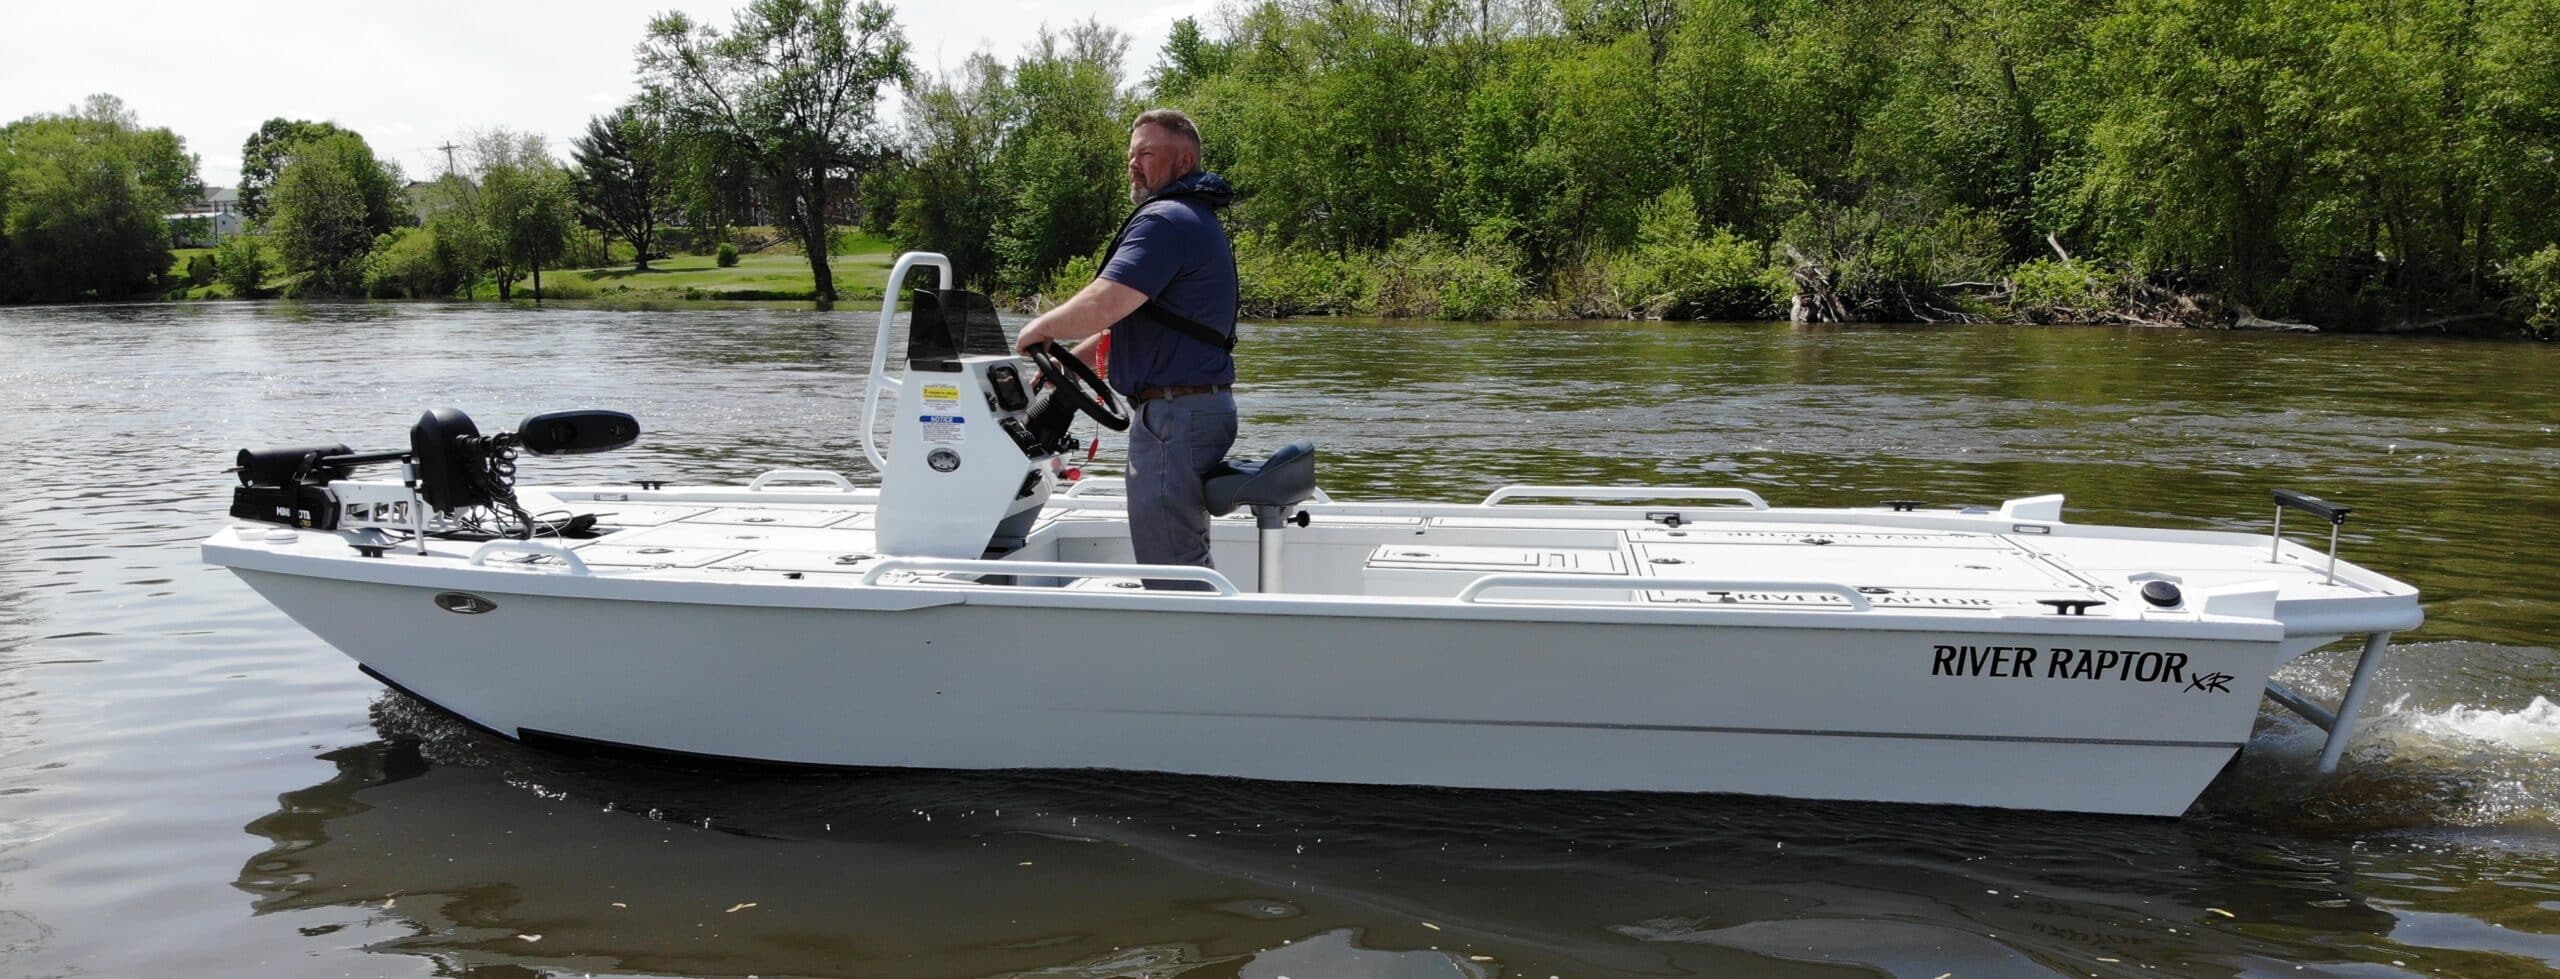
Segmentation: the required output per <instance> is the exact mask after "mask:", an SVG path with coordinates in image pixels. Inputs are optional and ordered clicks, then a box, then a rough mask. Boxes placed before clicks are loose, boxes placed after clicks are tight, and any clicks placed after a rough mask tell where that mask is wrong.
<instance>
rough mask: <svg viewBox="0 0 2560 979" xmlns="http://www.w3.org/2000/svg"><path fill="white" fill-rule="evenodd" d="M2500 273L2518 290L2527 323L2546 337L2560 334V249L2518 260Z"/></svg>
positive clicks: (2548, 247) (2559, 247)
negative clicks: (2556, 333)
mask: <svg viewBox="0 0 2560 979" xmlns="http://www.w3.org/2000/svg"><path fill="white" fill-rule="evenodd" d="M2500 271H2501V272H2502V273H2503V274H2504V275H2505V277H2506V280H2507V283H2508V284H2509V285H2511V286H2513V287H2514V288H2515V290H2516V301H2517V303H2518V304H2519V305H2522V306H2523V307H2524V310H2525V323H2527V324H2528V325H2530V326H2532V327H2533V328H2534V329H2535V330H2536V331H2538V332H2539V333H2540V334H2541V335H2543V336H2550V335H2552V334H2553V333H2555V332H2560V245H2551V246H2547V247H2545V248H2543V249H2542V250H2541V251H2538V252H2535V253H2533V254H2531V255H2527V256H2525V257H2523V258H2520V259H2517V260H2515V261H2514V262H2512V263H2509V264H2508V265H2507V266H2506V267H2505V268H2504V269H2502V270H2500Z"/></svg>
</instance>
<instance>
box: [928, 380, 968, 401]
mask: <svg viewBox="0 0 2560 979" xmlns="http://www.w3.org/2000/svg"><path fill="white" fill-rule="evenodd" d="M924 399H925V400H926V401H929V402H932V403H935V404H945V405H956V404H959V403H960V389H959V388H958V387H954V386H952V385H949V384H927V385H925V386H924Z"/></svg>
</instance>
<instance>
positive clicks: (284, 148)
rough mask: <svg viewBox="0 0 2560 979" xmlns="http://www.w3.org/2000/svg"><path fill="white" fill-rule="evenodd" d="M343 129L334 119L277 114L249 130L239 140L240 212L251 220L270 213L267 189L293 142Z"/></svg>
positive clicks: (305, 140) (301, 141)
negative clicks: (322, 120)
mask: <svg viewBox="0 0 2560 979" xmlns="http://www.w3.org/2000/svg"><path fill="white" fill-rule="evenodd" d="M343 132H346V130H343V129H340V128H338V126H337V124H336V123H329V122H312V121H310V120H308V119H286V118H282V117H278V118H274V119H269V120H267V121H266V122H264V123H261V124H260V125H259V126H258V131H257V132H254V133H250V134H249V138H248V139H247V140H245V141H243V142H242V143H241V144H240V214H241V216H243V217H246V218H248V219H249V220H250V221H251V222H253V223H256V222H264V221H265V220H266V219H267V217H268V215H269V213H270V204H269V203H268V201H267V194H268V191H269V190H270V189H271V188H273V187H274V186H275V183H276V178H277V177H279V176H281V175H283V173H284V167H285V163H286V162H287V160H288V159H289V158H290V157H291V156H292V155H293V147H294V145H295V144H297V143H303V142H308V141H310V140H315V139H320V138H323V137H327V136H335V135H337V134H339V133H343Z"/></svg>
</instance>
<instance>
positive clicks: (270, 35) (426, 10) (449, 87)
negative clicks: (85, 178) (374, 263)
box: [0, 0, 1215, 186]
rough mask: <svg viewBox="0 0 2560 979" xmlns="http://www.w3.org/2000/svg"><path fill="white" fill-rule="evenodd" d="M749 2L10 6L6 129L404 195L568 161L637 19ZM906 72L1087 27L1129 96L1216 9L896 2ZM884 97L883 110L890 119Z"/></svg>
mask: <svg viewBox="0 0 2560 979" xmlns="http://www.w3.org/2000/svg"><path fill="white" fill-rule="evenodd" d="M743 2H744V0H632V2H621V3H617V2H607V0H427V2H400V0H191V2H186V3H145V2H137V0H15V2H11V3H9V4H7V11H6V13H5V14H0V20H5V21H6V23H7V24H8V30H7V34H8V36H9V40H8V43H7V46H6V51H5V52H0V122H6V121H9V120H15V119H21V118H24V117H26V116H29V115H33V114H36V113H40V112H60V111H63V110H64V109H66V108H68V107H70V106H71V105H73V104H74V103H77V102H79V101H80V100H82V99H84V98H86V97H88V96H89V95H90V94H91V93H95V92H108V93H112V94H114V95H116V96H118V97H120V98H122V99H124V101H125V103H126V104H127V105H129V106H131V107H132V108H133V110H134V112H135V113H137V114H138V115H140V117H141V120H142V124H143V125H145V126H167V127H169V128H170V129H172V130H175V131H176V132H177V133H178V135H179V136H181V137H184V138H185V139H186V141H187V149H188V150H189V151H190V152H193V153H195V154H196V155H197V157H198V158H199V159H200V160H201V163H202V170H201V172H202V174H203V176H204V181H205V183H206V184H209V185H213V186H229V185H232V184H236V183H238V182H239V180H240V144H241V142H242V141H243V140H246V139H248V137H249V134H250V132H252V131H254V130H256V129H257V128H258V124H259V123H262V122H265V121H266V120H268V119H271V118H274V117H277V116H283V117H285V118H290V119H325V120H330V121H334V122H336V123H337V124H338V125H340V126H343V127H346V128H349V129H353V130H355V131H356V132H359V133H362V134H364V138H365V141H366V142H368V143H371V144H372V145H373V148H374V152H375V153H377V154H380V155H382V156H385V157H388V158H390V159H394V160H397V161H399V163H400V166H401V167H402V169H404V170H405V171H406V172H407V174H408V176H409V177H410V178H411V179H424V178H429V177H432V176H434V175H435V174H436V173H438V172H440V171H441V170H442V169H443V167H444V154H443V153H442V152H440V151H439V150H437V149H436V147H437V145H438V144H441V143H444V142H446V141H447V140H448V139H450V140H453V141H455V142H461V141H462V137H465V136H467V135H468V134H470V133H472V132H474V131H477V130H482V129H489V128H495V127H505V128H509V129H515V130H520V131H529V132H538V133H542V134H544V135H545V136H547V137H549V139H550V141H551V148H552V153H553V154H554V155H556V156H559V157H562V158H563V159H565V158H566V157H567V156H568V153H569V140H570V139H572V138H574V137H575V136H577V135H578V134H579V133H580V132H582V131H583V130H584V128H585V126H586V121H587V118H588V117H589V116H592V115H595V114H597V113H600V112H604V111H606V110H608V109H611V108H613V107H614V106H616V105H619V104H621V103H622V102H623V100H625V99H628V98H629V97H631V95H633V94H634V93H635V92H637V91H638V88H639V86H638V83H637V82H636V81H635V80H634V79H635V76H634V72H633V65H634V59H633V58H632V54H631V52H632V49H633V48H634V47H636V46H637V45H638V44H639V43H640V38H641V35H642V34H643V33H644V32H646V30H647V28H648V22H649V18H650V17H651V16H653V15H654V14H656V13H658V12H660V11H664V10H683V11H685V12H687V13H689V14H692V15H693V16H694V17H695V19H697V20H702V21H707V22H710V23H713V24H716V25H719V26H720V27H722V28H723V29H724V30H725V29H726V28H727V27H728V26H729V24H730V23H731V19H732V17H733V13H732V12H733V11H734V10H735V9H736V8H737V7H738V6H740V5H741V4H742V3H743ZM895 6H896V10H897V21H898V23H899V25H900V26H901V27H903V28H904V29H905V30H906V35H907V40H908V43H909V44H910V45H911V46H912V49H913V52H914V55H913V56H914V59H915V62H916V66H917V67H918V68H919V69H921V70H925V71H934V70H937V69H938V68H954V67H957V66H958V65H959V64H960V61H961V60H962V59H963V58H966V57H968V56H969V54H970V53H971V52H973V51H978V50H982V49H983V50H988V51H992V52H995V53H996V54H997V55H999V56H1000V57H1002V58H1004V59H1005V60H1008V61H1010V60H1012V59H1013V58H1014V57H1015V56H1016V55H1018V54H1020V53H1021V51H1022V49H1023V46H1024V45H1026V44H1028V43H1029V42H1030V41H1031V39H1032V38H1033V37H1034V36H1035V35H1036V34H1037V33H1038V31H1039V29H1040V27H1041V25H1043V24H1047V25H1049V26H1051V27H1064V26H1066V25H1067V24H1070V23H1074V22H1076V21H1080V20H1084V19H1086V18H1088V17H1092V18H1098V19H1100V20H1101V21H1102V22H1103V23H1105V24H1108V25H1111V26H1113V27H1117V28H1119V29H1121V30H1122V31H1125V32H1127V33H1128V34H1129V35H1130V45H1129V56H1128V60H1127V62H1126V63H1125V64H1123V65H1122V72H1123V83H1124V84H1128V83H1134V82H1135V81H1137V80H1140V79H1143V78H1144V77H1145V74H1146V69H1147V67H1148V66H1150V65H1152V64H1154V63H1155V59H1156V52H1157V51H1158V49H1160V48H1161V47H1162V45H1163V43H1164V36H1165V31H1166V29H1167V28H1168V27H1169V26H1171V25H1172V23H1173V21H1174V20H1175V19H1176V18H1179V17H1183V16H1199V17H1201V18H1202V20H1203V21H1204V22H1205V21H1206V20H1207V19H1208V15H1209V13H1210V12H1211V11H1212V10H1213V9H1214V6H1215V3H1214V0H1135V2H1122V3H1105V2H1102V0H1040V2H1034V0H921V2H920V0H904V2H896V4H895ZM895 101H896V97H895V95H894V93H893V94H892V95H891V96H890V98H889V100H888V101H887V102H886V103H884V110H888V111H894V105H895Z"/></svg>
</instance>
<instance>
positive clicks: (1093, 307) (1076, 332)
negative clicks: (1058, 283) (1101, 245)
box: [1015, 279, 1147, 350]
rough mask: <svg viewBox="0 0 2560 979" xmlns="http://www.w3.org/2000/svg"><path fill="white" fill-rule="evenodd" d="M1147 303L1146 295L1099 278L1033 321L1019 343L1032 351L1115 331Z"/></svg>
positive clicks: (1026, 327)
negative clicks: (1051, 343)
mask: <svg viewBox="0 0 2560 979" xmlns="http://www.w3.org/2000/svg"><path fill="white" fill-rule="evenodd" d="M1146 301H1147V296H1146V294H1145V293H1142V292H1139V291H1138V290H1136V289H1132V288H1129V287H1128V286H1124V285H1121V284H1120V283H1117V282H1113V281H1111V280H1109V279H1095V280H1093V284H1091V285H1088V286H1085V287H1084V288H1083V289H1081V290H1078V291H1077V292H1076V294H1075V295H1073V296H1070V297H1068V298H1067V301H1066V302H1063V303H1060V304H1058V308H1056V309H1052V310H1050V311H1048V312H1046V313H1042V314H1040V315H1039V316H1037V317H1035V318H1033V319H1032V321H1031V322H1030V323H1029V324H1028V325H1026V326H1024V327H1023V328H1022V335H1021V337H1020V338H1019V339H1018V341H1017V342H1016V343H1015V347H1017V348H1019V349H1025V350H1027V349H1030V348H1031V347H1033V346H1035V345H1037V344H1039V343H1040V342H1041V341H1044V340H1062V341H1063V340H1082V339H1084V338H1086V337H1089V336H1093V335H1095V334H1098V333H1101V332H1102V331H1104V330H1108V329H1110V328H1111V324H1113V323H1117V322H1120V320H1121V319H1122V318H1123V317H1126V316H1128V315H1129V314H1130V313H1134V312H1136V311H1137V310H1138V307H1139V306H1141V305H1144V304H1145V303H1146Z"/></svg>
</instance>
